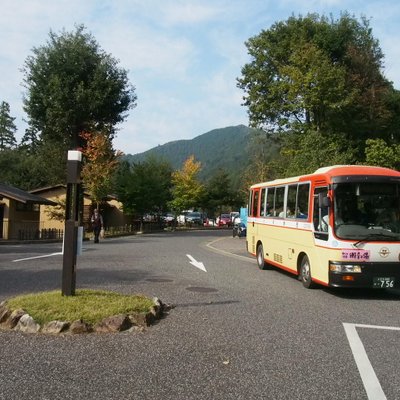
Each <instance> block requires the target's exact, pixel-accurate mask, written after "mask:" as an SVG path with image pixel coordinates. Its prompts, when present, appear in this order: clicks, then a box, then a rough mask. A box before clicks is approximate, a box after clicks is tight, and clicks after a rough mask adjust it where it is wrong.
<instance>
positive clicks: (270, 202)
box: [265, 188, 275, 217]
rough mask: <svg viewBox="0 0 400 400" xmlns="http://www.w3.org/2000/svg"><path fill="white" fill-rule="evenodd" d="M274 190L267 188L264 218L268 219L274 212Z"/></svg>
mask: <svg viewBox="0 0 400 400" xmlns="http://www.w3.org/2000/svg"><path fill="white" fill-rule="evenodd" d="M274 193H275V190H274V188H269V189H268V192H267V204H266V206H265V208H266V216H267V217H270V216H272V215H273V212H274Z"/></svg>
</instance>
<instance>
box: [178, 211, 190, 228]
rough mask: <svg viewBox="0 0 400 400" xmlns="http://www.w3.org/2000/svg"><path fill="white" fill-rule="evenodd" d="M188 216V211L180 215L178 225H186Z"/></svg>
mask: <svg viewBox="0 0 400 400" xmlns="http://www.w3.org/2000/svg"><path fill="white" fill-rule="evenodd" d="M187 215H188V212H187V211H182V213H181V214H179V215H178V216H177V218H176V220H177V222H178V224H180V225H185V224H186V216H187Z"/></svg>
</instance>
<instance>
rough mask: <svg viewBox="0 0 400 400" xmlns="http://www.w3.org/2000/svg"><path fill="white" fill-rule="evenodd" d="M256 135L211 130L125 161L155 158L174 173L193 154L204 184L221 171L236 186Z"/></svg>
mask: <svg viewBox="0 0 400 400" xmlns="http://www.w3.org/2000/svg"><path fill="white" fill-rule="evenodd" d="M256 133H257V131H256V130H254V129H251V128H248V127H246V126H244V125H239V126H231V127H226V128H222V129H214V130H212V131H210V132H207V133H204V134H202V135H200V136H197V137H195V138H194V139H191V140H176V141H173V142H169V143H166V144H164V145H159V146H157V147H154V148H153V149H150V150H148V151H146V152H144V153H139V154H135V155H131V154H128V155H126V156H125V159H126V160H127V161H129V162H131V163H132V162H141V161H143V160H145V159H146V158H147V157H149V156H155V157H157V158H161V159H164V160H167V161H169V162H170V164H171V166H172V168H173V169H180V168H182V164H183V162H184V161H185V160H186V159H187V158H188V157H189V156H190V155H192V154H193V155H194V156H195V159H196V160H197V161H200V162H201V164H202V170H201V173H200V174H199V177H200V179H202V180H207V179H209V178H210V177H211V176H212V175H214V174H215V173H216V172H217V171H218V170H219V169H223V170H225V171H226V172H227V173H228V174H229V175H230V177H231V179H232V181H233V182H235V183H236V182H237V178H238V176H239V175H240V174H241V172H242V170H243V169H244V167H246V166H247V165H248V164H249V152H250V143H251V139H252V137H253V135H254V134H256Z"/></svg>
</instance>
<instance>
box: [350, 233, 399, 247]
mask: <svg viewBox="0 0 400 400" xmlns="http://www.w3.org/2000/svg"><path fill="white" fill-rule="evenodd" d="M382 239H385V240H387V239H389V240H399V236H398V235H396V234H392V235H389V234H385V233H371V234H369V235H367V236H366V237H364V238H362V239H360V240H359V241H357V242H356V243H354V246H356V247H357V246H358V245H359V244H361V243H364V242H369V241H371V240H382Z"/></svg>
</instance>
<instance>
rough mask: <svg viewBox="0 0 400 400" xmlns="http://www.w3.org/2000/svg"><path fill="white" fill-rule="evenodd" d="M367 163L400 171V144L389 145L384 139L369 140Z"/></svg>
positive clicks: (366, 151)
mask: <svg viewBox="0 0 400 400" xmlns="http://www.w3.org/2000/svg"><path fill="white" fill-rule="evenodd" d="M365 156H366V157H365V163H366V164H367V165H378V166H380V167H387V168H392V169H397V170H398V171H399V170H400V144H392V145H388V144H387V143H386V142H385V141H384V140H383V139H368V140H367V146H366V148H365Z"/></svg>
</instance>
